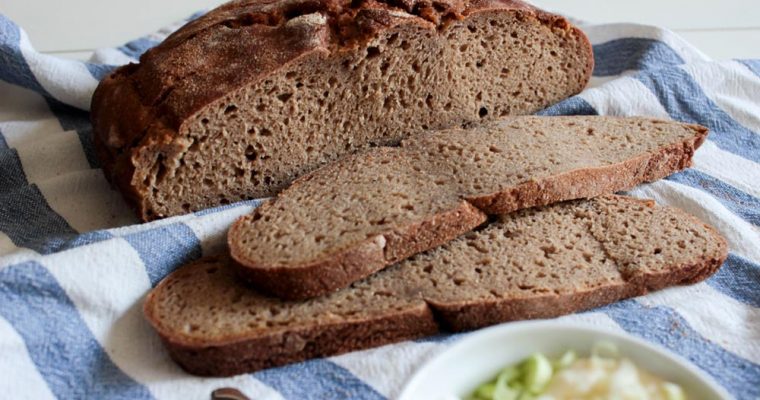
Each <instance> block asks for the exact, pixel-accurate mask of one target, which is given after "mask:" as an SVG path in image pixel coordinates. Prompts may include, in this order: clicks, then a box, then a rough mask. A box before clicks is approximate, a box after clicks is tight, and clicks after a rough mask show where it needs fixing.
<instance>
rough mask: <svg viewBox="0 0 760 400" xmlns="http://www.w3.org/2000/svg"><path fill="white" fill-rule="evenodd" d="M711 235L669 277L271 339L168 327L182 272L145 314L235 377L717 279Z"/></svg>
mask: <svg viewBox="0 0 760 400" xmlns="http://www.w3.org/2000/svg"><path fill="white" fill-rule="evenodd" d="M624 199H625V200H626V201H640V200H635V199H630V198H624ZM649 203H651V202H649ZM650 205H651V204H650ZM681 216H682V217H683V218H685V219H687V220H689V222H690V223H692V224H698V225H704V226H707V225H706V224H704V223H702V222H701V221H699V220H698V219H696V218H694V217H692V216H690V215H688V214H686V213H681ZM708 231H709V232H710V234H711V235H712V240H713V241H714V242H717V243H718V244H719V246H718V247H719V249H718V251H717V254H716V257H705V258H704V259H702V260H695V261H694V263H690V264H685V265H680V266H678V267H673V268H667V270H668V272H664V273H660V274H656V275H641V276H636V277H635V278H633V279H631V280H628V281H626V282H625V283H623V284H618V285H607V286H602V287H599V288H597V289H595V290H589V291H586V292H575V293H567V294H563V295H537V296H534V297H526V298H517V299H493V300H491V301H472V302H465V303H458V304H446V303H442V302H435V301H431V300H429V299H426V300H424V302H422V300H421V303H420V306H419V307H418V308H413V309H412V308H410V309H407V310H404V311H399V312H396V313H392V314H391V315H384V316H381V317H377V318H374V319H364V320H360V319H357V320H349V321H345V322H342V323H337V324H335V323H332V324H325V325H315V326H311V327H304V328H302V329H299V330H289V331H288V330H272V331H271V332H270V333H269V334H266V335H263V336H262V335H261V334H257V335H251V336H249V337H245V336H243V337H229V338H224V339H220V340H215V341H213V342H212V341H203V340H189V339H186V338H184V337H182V336H181V335H179V334H177V333H175V332H172V331H170V330H168V329H164V328H163V324H162V322H161V320H160V319H158V318H157V317H156V315H154V312H153V309H154V305H153V304H154V303H155V302H157V301H159V300H158V298H159V297H160V294H161V293H162V289H163V288H164V287H166V286H167V285H170V284H171V283H172V282H173V280H174V279H176V277H177V276H178V275H179V274H180V273H181V272H182V270H179V271H177V272H175V273H174V274H172V275H170V276H169V277H167V278H166V279H164V280H163V281H162V282H161V283H160V284H159V285H158V286H157V287H156V288H155V289H154V290H153V291H152V292H151V293H150V294H149V295H148V297H147V299H146V301H145V304H144V312H145V315H146V318H147V319H148V321H149V322H150V323H151V325H152V326H153V327H154V328H155V329H156V330H157V331H158V333H159V335H160V336H161V339H162V341H163V343H164V345H165V346H166V347H167V349H168V350H169V354H170V356H171V357H172V358H173V359H174V360H175V361H176V362H177V363H178V364H179V365H180V366H182V368H184V369H185V370H186V371H188V372H190V373H192V374H196V375H203V376H229V375H234V374H238V373H245V372H253V371H256V370H259V369H264V368H270V367H275V366H280V365H284V364H288V363H293V362H298V361H304V360H308V359H310V358H315V357H324V356H330V355H335V354H341V353H345V352H349V351H354V350H361V349H366V348H371V347H376V346H380V345H384V344H389V343H394V342H399V341H403V340H408V339H414V338H419V337H424V336H429V335H433V334H435V333H437V332H439V331H466V330H472V329H477V328H481V327H485V326H489V325H493V324H497V323H501V322H507V321H515V320H523V319H535V318H551V317H557V316H560V315H565V314H570V313H573V312H577V311H582V310H587V309H591V308H594V307H599V306H603V305H606V304H610V303H613V302H615V301H619V300H623V299H626V298H631V297H636V296H641V295H644V294H647V293H648V292H650V291H655V290H660V289H663V288H665V287H669V286H674V285H679V284H692V283H696V282H700V281H702V280H704V279H706V278H708V277H709V276H711V275H712V274H714V273H715V272H716V271H717V270H718V269H719V268H720V266H721V265H722V264H723V262H724V261H725V259H726V257H727V256H728V246H727V244H726V241H725V239H723V237H721V235H720V234H718V233H717V232H716V231H715V230H714V229H712V228H710V227H709V226H708ZM411 295H414V294H411ZM294 343H295V344H294Z"/></svg>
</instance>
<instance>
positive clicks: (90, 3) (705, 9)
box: [0, 0, 760, 59]
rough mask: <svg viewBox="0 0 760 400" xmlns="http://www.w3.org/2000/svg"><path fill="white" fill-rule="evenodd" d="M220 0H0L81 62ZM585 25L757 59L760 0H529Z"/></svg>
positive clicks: (55, 48)
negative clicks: (654, 30)
mask: <svg viewBox="0 0 760 400" xmlns="http://www.w3.org/2000/svg"><path fill="white" fill-rule="evenodd" d="M222 2H223V0H0V12H2V13H3V14H5V15H7V16H9V17H10V18H11V19H12V20H14V21H16V22H17V23H19V24H20V25H21V26H22V27H23V28H24V29H25V30H26V31H27V33H28V34H29V36H30V37H31V40H32V44H34V45H35V47H36V48H37V49H38V50H40V51H44V52H50V53H56V54H60V55H61V56H65V57H74V58H80V59H85V58H87V57H89V54H90V53H91V51H92V50H93V49H95V48H98V47H112V46H117V45H120V44H123V43H124V42H126V41H128V40H131V39H134V38H137V37H140V36H142V35H144V34H146V33H149V32H152V31H155V30H157V29H158V28H160V27H162V26H165V25H168V24H170V23H172V22H174V21H177V20H180V19H182V18H185V17H187V16H188V15H190V14H192V13H193V12H195V11H198V10H201V9H204V8H210V7H214V6H216V5H218V4H221V3H222ZM533 3H535V4H536V5H538V6H541V7H544V8H547V9H550V10H554V11H558V12H561V13H563V14H566V15H569V16H572V17H576V18H580V19H583V20H587V21H591V22H599V23H601V22H638V23H645V24H654V25H659V26H664V27H667V28H670V29H672V30H675V31H677V32H678V33H679V34H681V35H682V36H684V37H685V38H686V39H687V40H689V41H690V42H692V43H694V44H695V45H697V46H698V47H699V48H700V49H702V50H703V51H704V52H706V53H707V54H708V55H710V56H712V57H713V58H715V59H727V58H760V0H633V1H632V0H535V1H533Z"/></svg>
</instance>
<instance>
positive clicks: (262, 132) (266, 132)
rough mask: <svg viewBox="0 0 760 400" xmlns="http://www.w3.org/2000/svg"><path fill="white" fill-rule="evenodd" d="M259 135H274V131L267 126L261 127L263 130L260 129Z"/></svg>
mask: <svg viewBox="0 0 760 400" xmlns="http://www.w3.org/2000/svg"><path fill="white" fill-rule="evenodd" d="M259 135H261V136H272V131H270V130H269V129H267V128H261V130H260V131H259Z"/></svg>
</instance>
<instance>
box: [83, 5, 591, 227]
mask: <svg viewBox="0 0 760 400" xmlns="http://www.w3.org/2000/svg"><path fill="white" fill-rule="evenodd" d="M592 70H593V55H592V49H591V45H590V44H589V42H588V39H587V38H586V36H585V35H584V34H583V33H582V32H581V31H580V30H579V29H578V28H576V27H574V26H573V25H572V24H570V23H569V22H568V21H567V20H566V19H564V18H563V17H561V16H557V15H553V14H549V13H547V12H544V11H540V10H538V9H535V8H533V7H532V6H529V5H527V4H525V3H522V2H520V1H515V0H472V1H470V0H464V1H460V0H436V1H435V2H430V1H427V0H426V1H418V0H405V1H390V0H379V1H376V0H242V1H240V0H239V1H234V2H230V3H228V4H225V5H223V6H221V7H220V8H217V9H215V10H213V11H211V12H209V13H208V14H206V15H204V16H202V17H200V18H198V19H196V20H194V21H192V22H190V23H189V24H187V25H186V26H184V27H183V28H181V29H179V30H178V31H177V32H176V33H174V34H173V35H171V36H169V37H168V38H167V39H166V41H164V42H163V43H162V44H160V45H158V46H156V47H155V48H154V49H151V50H150V51H148V52H147V53H145V54H144V55H143V56H142V57H141V58H140V63H139V64H130V65H128V66H125V67H123V68H119V69H118V70H117V71H115V72H114V73H113V74H111V75H110V76H108V77H107V78H106V79H104V80H103V81H102V82H101V84H100V85H99V86H98V89H97V91H96V92H95V94H94V96H93V102H92V122H93V128H94V140H95V147H96V149H97V153H98V156H99V159H100V161H101V165H102V166H103V169H104V170H105V172H106V175H107V176H108V177H109V179H110V180H111V181H112V182H113V183H114V184H115V185H116V186H118V187H119V189H120V190H121V191H122V192H123V194H124V196H125V197H126V198H127V200H128V201H129V203H130V204H131V205H133V206H134V207H135V208H136V210H137V212H138V214H139V215H140V217H141V218H143V219H145V220H149V219H155V218H160V217H165V216H170V215H176V214H183V213H187V212H190V211H195V210H199V209H202V208H206V207H210V206H214V205H218V204H224V203H228V202H234V201H238V200H242V199H249V198H260V197H266V196H271V195H273V194H275V193H276V192H277V191H279V190H280V189H282V188H284V187H286V186H287V185H288V184H289V183H290V182H291V181H292V180H293V179H295V178H296V177H297V176H299V175H301V174H303V173H305V172H308V171H311V170H313V169H315V168H316V167H318V166H320V165H323V164H325V163H327V162H329V161H332V160H335V159H337V158H338V157H340V156H342V155H345V154H349V153H352V152H355V151H357V150H361V149H364V148H367V147H369V146H371V145H378V144H395V143H398V141H399V140H401V139H402V138H404V137H406V135H408V134H417V133H419V132H421V131H422V130H426V129H441V128H450V127H455V126H461V125H462V124H470V123H478V122H480V121H487V120H490V119H493V118H499V117H503V116H506V115H523V114H531V113H534V112H536V111H538V110H541V109H543V108H545V107H546V106H548V105H551V104H553V103H556V102H558V101H560V100H562V99H565V98H566V97H568V96H570V95H573V94H575V93H578V92H580V91H581V90H582V89H583V88H584V87H585V85H586V83H587V82H588V79H589V77H590V75H591V71H592Z"/></svg>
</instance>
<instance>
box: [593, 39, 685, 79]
mask: <svg viewBox="0 0 760 400" xmlns="http://www.w3.org/2000/svg"><path fill="white" fill-rule="evenodd" d="M594 62H595V66H594V76H613V75H620V74H622V73H623V72H625V71H630V70H653V69H659V68H664V67H669V66H676V65H681V64H683V63H684V61H683V59H682V58H681V56H679V55H678V53H676V52H675V50H673V49H672V48H671V47H670V46H668V45H667V44H665V43H663V42H660V41H659V40H652V39H641V38H623V39H615V40H611V41H609V42H605V43H601V44H597V45H594Z"/></svg>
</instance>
